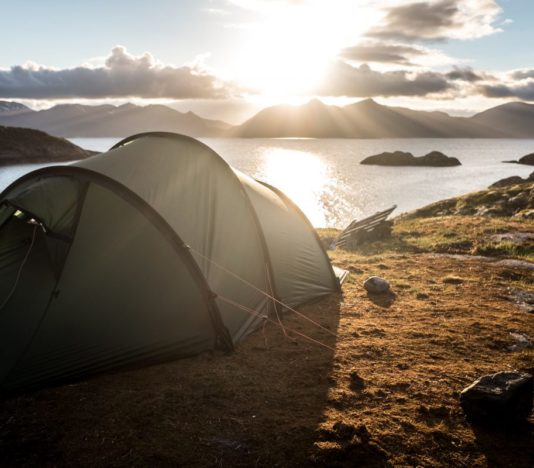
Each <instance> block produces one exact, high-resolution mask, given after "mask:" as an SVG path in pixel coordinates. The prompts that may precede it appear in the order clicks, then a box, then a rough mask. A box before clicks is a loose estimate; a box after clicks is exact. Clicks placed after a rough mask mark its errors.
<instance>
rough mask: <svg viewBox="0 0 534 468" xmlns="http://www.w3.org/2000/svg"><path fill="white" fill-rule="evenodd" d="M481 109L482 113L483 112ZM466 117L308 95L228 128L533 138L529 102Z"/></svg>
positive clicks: (316, 134)
mask: <svg viewBox="0 0 534 468" xmlns="http://www.w3.org/2000/svg"><path fill="white" fill-rule="evenodd" d="M482 114H484V113H482ZM482 114H477V115H475V116H473V117H470V118H465V117H451V116H449V115H448V114H446V113H444V112H426V111H416V110H412V109H406V108H402V107H388V106H384V105H381V104H378V103H377V102H375V101H373V100H372V99H367V100H364V101H360V102H357V103H355V104H351V105H348V106H345V107H337V106H329V105H326V104H324V103H322V102H321V101H318V100H312V101H310V102H308V103H307V104H304V105H302V106H273V107H268V108H266V109H263V110H262V111H260V112H259V113H258V114H256V115H255V116H254V117H252V118H251V119H249V120H247V121H246V122H244V123H243V124H242V125H240V126H238V127H236V128H234V129H233V130H232V135H233V136H237V137H245V138H250V137H264V138H270V137H291V136H293V137H310V138H534V105H531V104H524V103H520V104H518V103H510V104H505V105H503V106H498V107H496V108H494V109H490V110H488V111H486V114H485V115H482Z"/></svg>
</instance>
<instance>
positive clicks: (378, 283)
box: [363, 276, 390, 294]
mask: <svg viewBox="0 0 534 468" xmlns="http://www.w3.org/2000/svg"><path fill="white" fill-rule="evenodd" d="M363 287H364V288H365V289H366V290H367V291H368V292H370V293H371V294H384V293H386V292H388V291H389V289H390V286H389V282H388V281H387V280H385V279H384V278H380V277H379V276H371V277H369V278H367V279H366V280H365V283H363Z"/></svg>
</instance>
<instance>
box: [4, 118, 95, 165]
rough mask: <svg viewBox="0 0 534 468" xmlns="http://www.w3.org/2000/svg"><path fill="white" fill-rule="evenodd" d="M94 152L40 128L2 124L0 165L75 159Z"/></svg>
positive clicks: (85, 156)
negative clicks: (5, 125) (4, 125)
mask: <svg viewBox="0 0 534 468" xmlns="http://www.w3.org/2000/svg"><path fill="white" fill-rule="evenodd" d="M93 154H95V153H94V152H93V151H88V150H85V149H83V148H80V147H79V146H76V145H75V144H73V143H71V142H70V141H67V140H64V139H63V138H57V137H54V136H51V135H48V134H47V133H44V132H41V131H40V130H32V129H29V128H17V127H3V126H0V166H6V165H9V164H30V163H41V162H66V161H75V160H78V159H84V158H87V157H88V156H91V155H93Z"/></svg>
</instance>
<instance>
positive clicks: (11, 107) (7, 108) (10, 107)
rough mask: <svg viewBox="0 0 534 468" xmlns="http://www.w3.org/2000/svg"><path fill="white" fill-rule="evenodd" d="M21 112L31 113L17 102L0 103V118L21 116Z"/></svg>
mask: <svg viewBox="0 0 534 468" xmlns="http://www.w3.org/2000/svg"><path fill="white" fill-rule="evenodd" d="M23 112H33V111H32V110H31V109H30V108H29V107H27V106H25V105H24V104H20V103H19V102H12V101H0V116H5V115H15V114H21V113H23Z"/></svg>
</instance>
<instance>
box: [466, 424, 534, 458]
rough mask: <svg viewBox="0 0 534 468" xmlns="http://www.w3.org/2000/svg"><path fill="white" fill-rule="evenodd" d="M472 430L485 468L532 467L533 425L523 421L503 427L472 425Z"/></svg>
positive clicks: (533, 453)
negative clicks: (485, 464)
mask: <svg viewBox="0 0 534 468" xmlns="http://www.w3.org/2000/svg"><path fill="white" fill-rule="evenodd" d="M472 429H473V432H474V434H475V437H476V442H475V443H476V445H477V446H478V448H479V449H480V450H481V452H482V453H484V455H485V457H486V463H487V466H489V467H497V466H517V467H520V466H525V467H527V466H534V424H533V423H531V422H527V421H524V422H522V423H520V424H517V425H515V426H503V427H500V426H499V427H497V426H495V427H491V426H490V427H487V426H482V425H478V424H473V425H472ZM525 448H526V450H525Z"/></svg>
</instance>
